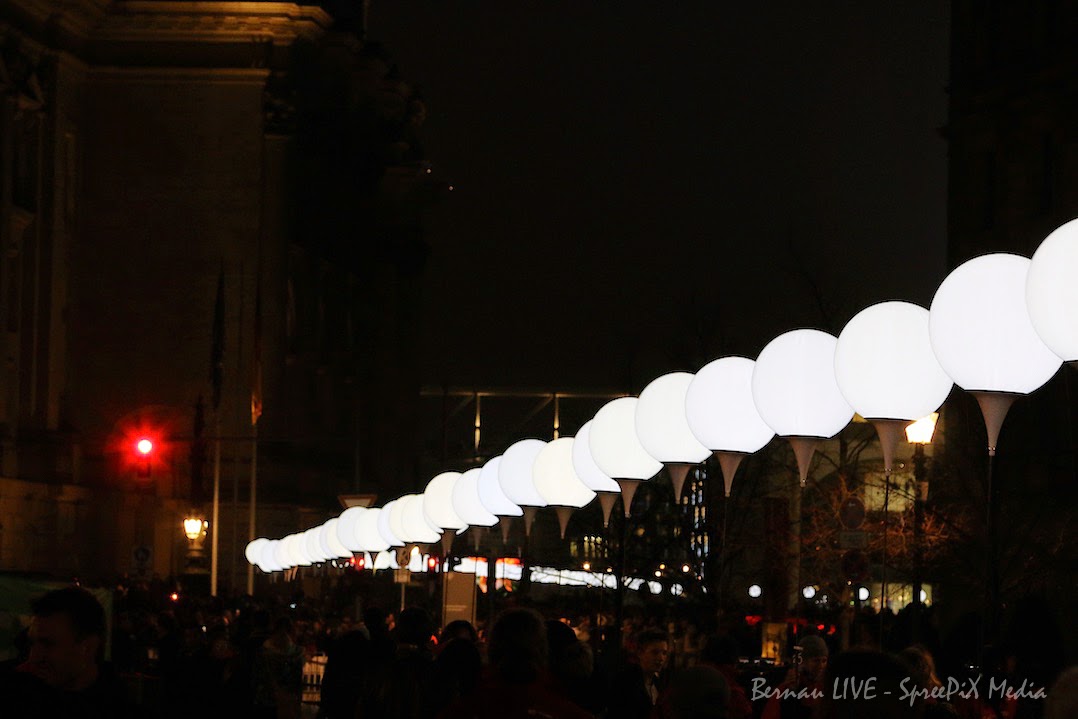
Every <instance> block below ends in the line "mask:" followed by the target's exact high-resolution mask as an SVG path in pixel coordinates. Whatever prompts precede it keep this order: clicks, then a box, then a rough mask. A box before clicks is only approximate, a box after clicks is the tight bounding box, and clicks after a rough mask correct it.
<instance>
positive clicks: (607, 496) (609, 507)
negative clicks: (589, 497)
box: [596, 492, 621, 529]
mask: <svg viewBox="0 0 1078 719" xmlns="http://www.w3.org/2000/svg"><path fill="white" fill-rule="evenodd" d="M596 494H598V495H599V506H600V507H602V508H603V529H606V528H608V527H609V526H610V513H611V512H613V511H614V505H615V504H617V503H618V499H619V498H620V497H621V494H619V493H618V492H596Z"/></svg>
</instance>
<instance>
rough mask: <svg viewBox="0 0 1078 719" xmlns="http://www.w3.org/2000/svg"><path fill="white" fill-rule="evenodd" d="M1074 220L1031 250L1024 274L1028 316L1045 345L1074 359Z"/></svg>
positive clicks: (1077, 344)
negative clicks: (1031, 253)
mask: <svg viewBox="0 0 1078 719" xmlns="http://www.w3.org/2000/svg"><path fill="white" fill-rule="evenodd" d="M1076 277H1078V221H1076V220H1071V221H1070V222H1067V223H1065V224H1063V225H1060V226H1059V227H1057V228H1056V229H1055V231H1053V232H1052V234H1050V235H1048V237H1046V238H1044V242H1042V243H1041V246H1040V247H1038V248H1037V251H1036V252H1034V253H1033V260H1032V261H1031V263H1030V265H1029V275H1028V276H1027V277H1026V309H1027V310H1028V311H1029V319H1030V321H1031V322H1032V323H1033V329H1034V330H1036V332H1037V334H1038V335H1039V336H1040V338H1041V341H1043V342H1044V343H1045V344H1046V345H1048V348H1049V349H1051V350H1052V352H1054V353H1055V354H1056V355H1058V356H1059V357H1060V358H1062V359H1064V360H1066V361H1068V362H1070V361H1073V360H1078V282H1076V281H1075V278H1076Z"/></svg>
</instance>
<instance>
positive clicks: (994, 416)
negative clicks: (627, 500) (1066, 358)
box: [928, 253, 1063, 455]
mask: <svg viewBox="0 0 1078 719" xmlns="http://www.w3.org/2000/svg"><path fill="white" fill-rule="evenodd" d="M1029 269H1030V260H1028V259H1026V258H1025V257H1021V256H1019V255H1012V254H1007V253H996V254H991V255H982V256H981V257H976V258H974V259H972V260H969V261H968V262H965V263H963V264H961V265H959V266H958V267H957V268H955V269H954V270H953V271H952V272H951V274H949V275H947V278H946V279H944V281H943V283H942V284H941V285H940V286H939V289H937V290H936V295H935V297H933V298H932V307H931V309H930V310H929V316H928V328H929V336H930V337H931V340H932V349H933V351H934V352H935V354H936V358H937V359H938V360H939V363H940V365H942V366H943V369H944V370H945V371H946V372H947V374H948V375H950V377H951V379H952V380H954V383H955V384H957V385H958V386H959V387H961V388H962V389H964V390H966V391H967V392H970V393H971V394H973V396H974V397H976V399H977V402H978V404H980V406H981V412H982V413H983V415H984V420H985V426H986V428H987V430H988V453H989V455H995V452H996V443H997V442H998V440H999V432H1000V429H1001V428H1002V426H1003V420H1004V419H1005V418H1006V416H1007V411H1008V410H1009V409H1010V407H1011V404H1012V403H1013V402H1014V400H1015V399H1016V398H1017V397H1018V396H1021V395H1025V394H1029V393H1030V392H1032V391H1033V390H1035V389H1037V388H1038V387H1040V386H1041V385H1043V384H1044V383H1045V382H1047V381H1048V380H1050V379H1051V378H1052V376H1053V375H1054V374H1055V373H1056V371H1057V370H1058V369H1059V367H1060V365H1061V364H1063V361H1062V359H1060V357H1059V356H1058V355H1057V354H1055V353H1054V352H1052V350H1050V349H1049V348H1048V346H1047V345H1046V344H1045V343H1044V342H1043V341H1042V340H1041V338H1040V337H1039V336H1038V335H1037V332H1036V330H1034V328H1033V323H1032V321H1031V320H1030V315H1029V312H1028V311H1027V309H1026V278H1027V275H1028V273H1029Z"/></svg>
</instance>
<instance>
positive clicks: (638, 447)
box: [588, 397, 663, 480]
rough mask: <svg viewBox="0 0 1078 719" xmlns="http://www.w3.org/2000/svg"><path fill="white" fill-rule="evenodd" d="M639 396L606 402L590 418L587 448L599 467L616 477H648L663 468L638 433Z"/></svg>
mask: <svg viewBox="0 0 1078 719" xmlns="http://www.w3.org/2000/svg"><path fill="white" fill-rule="evenodd" d="M637 401H638V400H637V398H636V397H619V398H618V399H615V400H611V401H610V402H607V403H606V404H605V405H603V406H602V407H601V408H600V409H599V411H598V412H596V413H595V417H594V418H593V419H592V421H591V435H590V437H589V438H588V448H589V449H590V450H591V456H592V459H594V460H595V464H596V466H598V467H599V469H600V470H601V471H602V472H603V473H604V474H606V475H607V476H608V477H611V478H613V479H630V480H632V479H636V480H647V479H651V478H652V477H654V476H655V475H656V474H658V473H659V470H661V469H662V467H663V466H662V464H661V463H660V462H659V461H658V460H657V459H655V458H654V457H652V456H651V455H650V454H648V452H647V450H645V449H644V446H643V445H642V444H641V443H640V438H639V437H637V436H636V404H637Z"/></svg>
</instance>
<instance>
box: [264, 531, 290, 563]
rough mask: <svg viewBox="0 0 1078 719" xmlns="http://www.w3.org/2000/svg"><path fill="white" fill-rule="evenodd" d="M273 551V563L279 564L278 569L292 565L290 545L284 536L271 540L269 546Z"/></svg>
mask: <svg viewBox="0 0 1078 719" xmlns="http://www.w3.org/2000/svg"><path fill="white" fill-rule="evenodd" d="M267 549H270V550H272V551H273V557H272V560H273V563H274V564H275V565H276V566H277V571H281V570H284V569H290V568H291V567H292V558H291V557H289V556H288V546H287V545H286V544H285V543H284V538H283V537H282V538H281V539H274V540H272V541H271V542H270V544H269V547H267Z"/></svg>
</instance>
